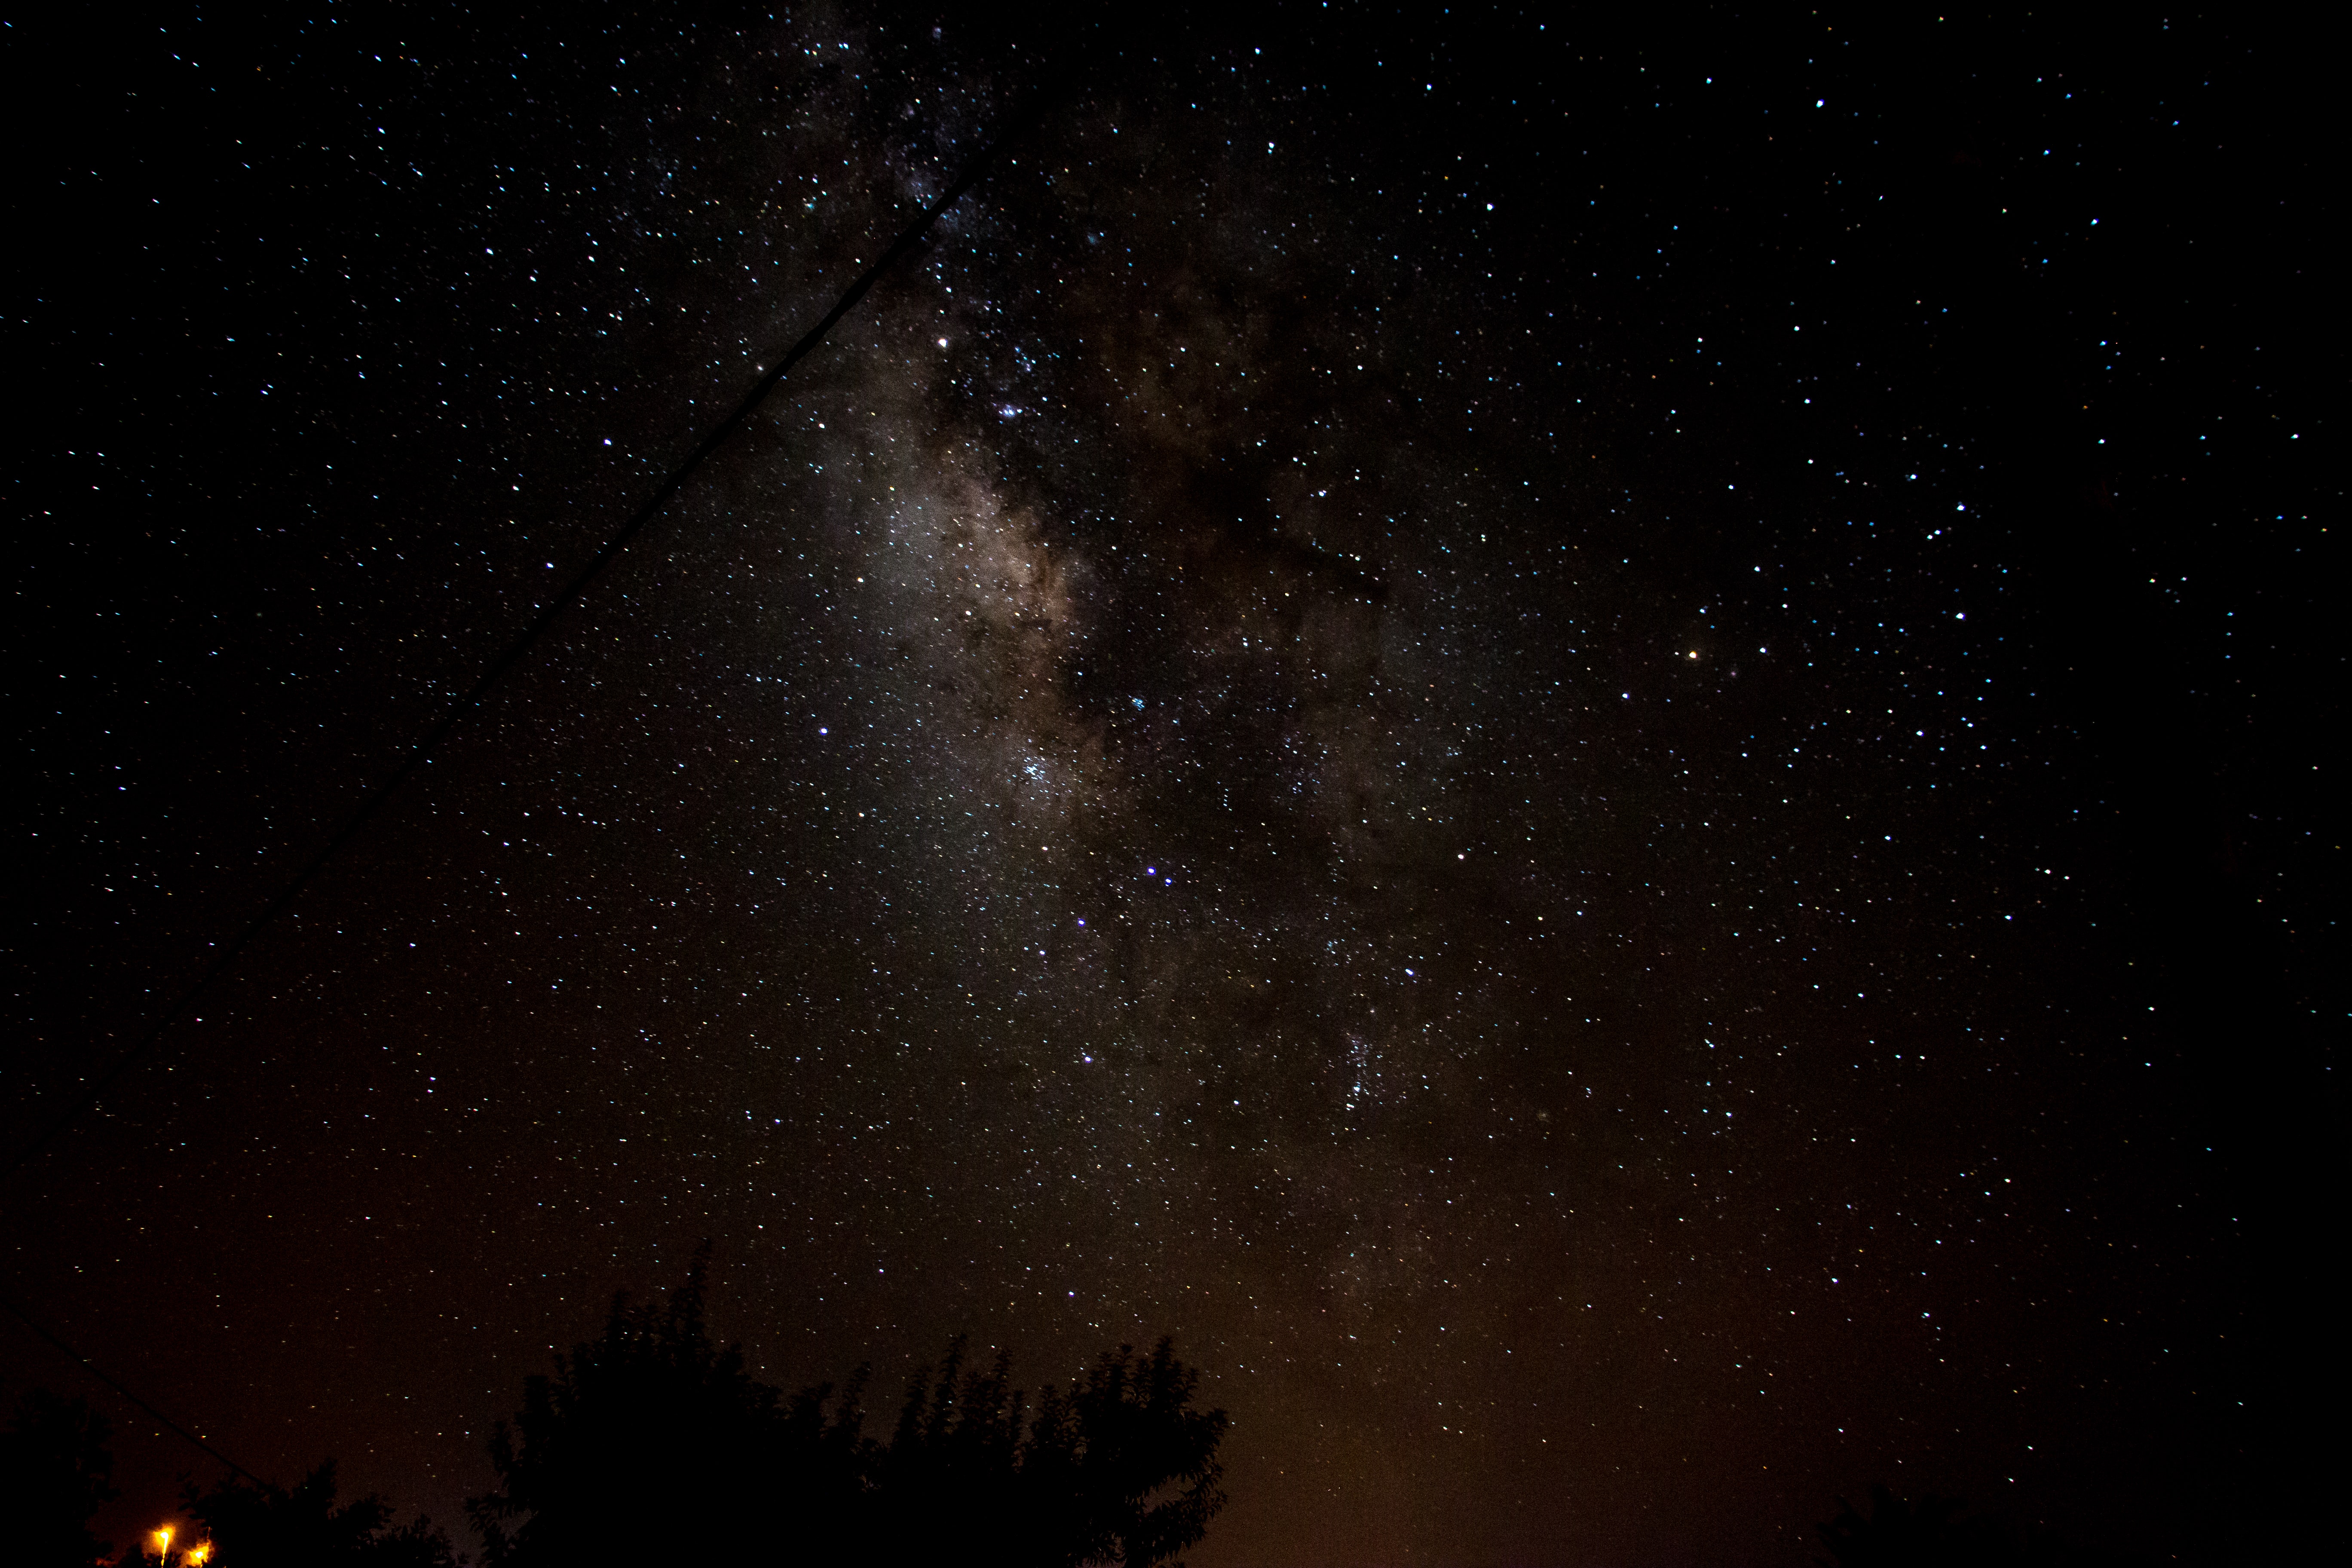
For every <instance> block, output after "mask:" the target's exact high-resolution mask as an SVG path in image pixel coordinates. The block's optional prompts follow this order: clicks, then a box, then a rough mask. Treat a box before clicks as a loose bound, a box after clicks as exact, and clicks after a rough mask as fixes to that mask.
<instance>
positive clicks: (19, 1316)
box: [0, 1296, 269, 1488]
mask: <svg viewBox="0 0 2352 1568" xmlns="http://www.w3.org/2000/svg"><path fill="white" fill-rule="evenodd" d="M0 1307H5V1308H6V1309H7V1310H8V1315H9V1316H10V1317H12V1318H15V1319H16V1321H18V1322H20V1323H22V1324H24V1325H25V1326H26V1328H28V1329H30V1330H32V1331H34V1332H35V1333H37V1334H38V1335H40V1336H41V1338H43V1339H45V1340H47V1341H48V1342H49V1343H50V1344H52V1345H54V1346H56V1347H57V1348H58V1350H60V1351H62V1352H65V1353H66V1355H67V1356H68V1357H70V1358H71V1359H72V1360H74V1361H75V1362H78V1363H80V1365H81V1369H82V1371H84V1372H86V1373H89V1375H90V1376H92V1377H94V1378H96V1379H98V1381H99V1382H100V1383H102V1384H106V1386H107V1387H109V1388H110V1389H112V1390H114V1392H115V1393H117V1394H121V1395H122V1397H123V1398H125V1399H127V1400H129V1401H131V1404H133V1405H137V1406H139V1408H140V1409H142V1410H144V1411H145V1412H146V1413H147V1414H148V1415H152V1416H153V1417H154V1418H155V1419H156V1420H158V1421H160V1422H162V1423H163V1426H165V1427H166V1428H167V1429H168V1430H170V1431H171V1432H172V1433H173V1435H175V1436H180V1437H184V1438H185V1439H187V1441H189V1442H191V1443H193V1444H194V1445H195V1446H196V1447H199V1448H202V1449H203V1450H204V1451H205V1453H207V1454H209V1455H211V1456H212V1457H213V1458H215V1459H218V1460H219V1461H220V1462H221V1463H222V1464H224V1465H226V1466H227V1467H228V1468H229V1469H230V1470H231V1471H233V1472H235V1473H236V1474H237V1475H240V1476H243V1477H244V1478H245V1479H247V1480H248V1481H251V1482H252V1483H253V1484H254V1485H255V1486H257V1487H264V1488H267V1487H268V1485H269V1483H268V1481H265V1480H263V1479H261V1478H260V1477H259V1476H257V1475H255V1474H254V1473H253V1472H252V1471H251V1470H248V1469H247V1468H245V1467H244V1466H243V1465H240V1464H238V1463H237V1462H236V1460H235V1459H232V1458H229V1457H228V1456H227V1455H226V1454H224V1453H222V1452H221V1451H220V1450H219V1449H218V1448H215V1447H213V1446H212V1445H211V1444H210V1443H207V1442H205V1440H204V1439H203V1438H202V1437H199V1436H196V1435H195V1434H194V1432H191V1431H189V1430H188V1429H187V1428H186V1427H185V1426H181V1425H180V1424H179V1423H178V1422H177V1421H174V1420H173V1419H172V1418H171V1417H170V1416H168V1415H164V1414H163V1412H162V1411H160V1410H158V1409H156V1408H155V1407H154V1406H153V1405H150V1404H148V1403H147V1402H146V1401H145V1400H143V1399H142V1398H140V1397H139V1396H138V1395H137V1394H133V1393H131V1391H130V1390H129V1389H127V1388H125V1387H123V1386H122V1384H121V1382H120V1381H119V1380H118V1379H116V1378H114V1377H112V1376H110V1375H109V1374H108V1373H104V1372H101V1371H100V1370H99V1367H98V1365H97V1363H94V1362H92V1361H91V1360H90V1359H89V1357H88V1356H86V1355H84V1354H82V1353H81V1352H79V1351H78V1350H76V1349H74V1348H73V1346H71V1345H69V1344H68V1343H66V1342H65V1341H63V1340H61V1339H59V1338H58V1336H57V1335H55V1334H53V1333H51V1332H50V1331H48V1330H47V1329H46V1328H44V1327H42V1326H41V1325H40V1324H39V1323H37V1322H36V1321H34V1319H33V1315H32V1314H31V1313H29V1312H27V1311H26V1310H25V1309H24V1308H22V1307H19V1306H18V1305H16V1302H14V1301H11V1300H8V1299H7V1298H6V1297H5V1296H0Z"/></svg>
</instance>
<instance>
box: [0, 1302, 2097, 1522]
mask: <svg viewBox="0 0 2352 1568" xmlns="http://www.w3.org/2000/svg"><path fill="white" fill-rule="evenodd" d="M704 1279H705V1274H704V1268H703V1266H702V1262H701V1261H700V1260H698V1262H697V1264H696V1267H695V1268H694V1270H693V1272H692V1273H691V1274H690V1275H689V1276H688V1280H687V1282H686V1284H685V1285H684V1286H683V1287H682V1288H680V1289H677V1290H675V1291H673V1292H672V1293H671V1294H670V1297H669V1299H668V1300H667V1302H666V1303H660V1304H656V1303H652V1302H646V1303H632V1302H631V1301H630V1300H628V1299H627V1298H626V1297H621V1298H618V1299H616V1300H614V1304H613V1310H612V1311H611V1313H610V1315H609V1316H608V1317H607V1319H606V1320H605V1323H604V1333H603V1334H602V1335H601V1336H600V1337H599V1338H597V1339H595V1340H593V1341H591V1342H586V1343H583V1344H579V1345H575V1346H574V1347H573V1348H572V1352H571V1353H570V1354H569V1355H559V1356H558V1357H556V1358H555V1370H554V1372H553V1373H551V1374H550V1375H547V1376H538V1377H531V1378H529V1379H527V1380H526V1381H525V1384H524V1387H523V1399H522V1407H521V1408H520V1410H519V1411H517V1412H516V1414H515V1416H514V1418H513V1420H512V1421H511V1422H501V1423H500V1424H499V1427H498V1429H497V1431H496V1433H495V1434H494V1435H493V1436H492V1437H491V1440H490V1459H491V1463H492V1465H493V1467H494V1468H495V1469H496V1472H497V1475H498V1480H499V1485H498V1487H497V1489H495V1490H493V1491H491V1492H488V1493H487V1494H486V1495H484V1496H481V1497H478V1498H475V1499H473V1500H472V1501H471V1502H470V1503H469V1504H468V1505H467V1512H468V1514H469V1515H470V1516H471V1521H472V1523H473V1525H474V1529H475V1531H476V1533H477V1534H478V1537H479V1540H480V1543H481V1559H480V1561H481V1564H482V1568H540V1565H541V1564H549V1565H552V1564H556V1563H563V1564H567V1565H576V1564H580V1563H591V1564H615V1565H619V1564H628V1565H635V1564H654V1563H681V1562H687V1561H699V1562H710V1563H724V1564H728V1565H730V1568H733V1565H737V1564H762V1563H763V1564H775V1565H777V1568H788V1565H793V1564H802V1563H806V1564H811V1565H815V1564H828V1565H829V1564H835V1563H853V1562H854V1563H861V1564H882V1565H892V1568H895V1565H898V1564H913V1563H924V1564H934V1563H962V1564H969V1565H974V1568H1000V1565H1001V1568H1014V1565H1018V1568H1084V1565H1088V1564H1118V1565H1120V1568H1147V1565H1149V1564H1155V1563H1173V1562H1174V1561H1175V1558H1176V1554H1177V1553H1179V1552H1182V1551H1184V1550H1185V1549H1186V1548H1188V1547H1190V1546H1192V1545H1193V1544H1195V1543H1197V1542H1200V1541H1201V1539H1202V1536H1203V1534H1204V1533H1205V1531H1207V1528H1208V1525H1209V1522H1210V1521H1211V1520H1212V1519H1213V1517H1214V1516H1215V1514H1216V1512H1217V1510H1218V1509H1219V1507H1220V1506H1221V1505H1222V1504H1223V1500H1224V1499H1223V1493H1222V1492H1221V1491H1220V1490H1219V1487H1218V1481H1219V1479H1220V1477H1221V1475H1222V1469H1221V1467H1220V1466H1219V1465H1218V1463H1217V1458H1216V1452H1217V1447H1218V1445H1219V1443H1220V1442H1221V1440H1222V1439H1223V1436H1224V1431H1225V1414H1224V1412H1223V1411H1222V1410H1200V1409H1195V1408H1194V1407H1193V1404H1192V1397H1193V1393H1194V1390H1195V1386H1196V1384H1197V1383H1198V1381H1199V1373H1197V1372H1195V1371H1194V1370H1193V1369H1192V1368H1191V1367H1189V1366H1187V1365H1186V1364H1185V1363H1182V1362H1181V1361H1180V1360H1178V1359H1177V1357H1176V1355H1175V1354H1174V1352H1173V1351H1172V1350H1171V1346H1170V1344H1169V1342H1167V1341H1165V1340H1162V1341H1161V1342H1160V1344H1159V1345H1158V1347H1157V1348H1155V1349H1154V1350H1153V1351H1152V1352H1150V1354H1148V1355H1143V1354H1138V1353H1137V1352H1135V1351H1134V1350H1133V1349H1132V1348H1131V1347H1127V1346H1122V1347H1120V1348H1119V1349H1118V1350H1116V1351H1110V1352H1105V1353H1104V1354H1103V1355H1101V1356H1100V1357H1099V1358H1097V1361H1096V1362H1095V1363H1094V1365H1093V1366H1092V1367H1091V1368H1089V1369H1087V1371H1086V1372H1085V1373H1082V1374H1080V1375H1079V1376H1078V1377H1077V1378H1076V1380H1075V1381H1074V1382H1073V1383H1072V1384H1070V1386H1069V1387H1068V1388H1066V1389H1059V1388H1055V1387H1054V1386H1052V1385H1048V1386H1046V1387H1045V1389H1044V1390H1043V1391H1041V1392H1040V1393H1039V1394H1038V1395H1037V1396H1036V1398H1035V1400H1034V1403H1033V1402H1032V1401H1031V1400H1030V1399H1029V1398H1028V1396H1027V1395H1026V1394H1024V1393H1023V1392H1022V1391H1021V1390H1018V1389H1016V1388H1014V1387H1013V1385H1012V1384H1011V1382H1010V1379H1009V1376H1008V1372H1009V1368H1008V1363H1007V1361H1006V1359H1005V1358H1004V1357H1003V1356H1001V1355H1000V1356H999V1357H998V1358H997V1359H996V1360H995V1361H994V1362H993V1363H990V1364H989V1365H987V1366H985V1367H980V1366H974V1365H971V1364H970V1363H969V1362H968V1358H967V1356H966V1354H965V1349H964V1345H963V1343H962V1342H956V1343H955V1344H953V1345H952V1346H950V1349H949V1352H948V1354H947V1357H946V1359H945V1361H944V1363H943V1364H941V1365H940V1366H939V1367H936V1368H926V1369H925V1370H924V1371H922V1372H920V1373H918V1374H917V1375H916V1376H915V1378H914V1379H913V1381H912V1382H911V1383H910V1384H909V1385H908V1388H907V1391H906V1394H905V1396H904V1398H903V1400H902V1401H901V1402H900V1404H899V1407H898V1420H897V1423H896V1424H895V1426H893V1427H892V1428H891V1430H890V1435H889V1436H888V1437H887V1440H886V1439H884V1438H881V1437H877V1436H873V1435H871V1434H869V1433H868V1432H867V1431H866V1412H865V1409H864V1407H863V1405H862V1403H861V1396H862V1394H863V1393H864V1391H865V1387H866V1373H865V1372H864V1371H863V1370H862V1369H861V1370H860V1371H859V1372H858V1373H856V1374H854V1375H853V1376H851V1378H850V1379H849V1380H848V1381H847V1382H846V1383H845V1384H842V1385H841V1386H839V1387H835V1386H834V1385H831V1384H824V1385H820V1386H817V1387H814V1388H809V1389H804V1390H803V1391H802V1392H800V1393H798V1394H793V1395H790V1396H789V1397H788V1396H786V1395H785V1394H783V1392H782V1390H780V1389H777V1388H774V1387H772V1386H770V1385H769V1384H763V1383H761V1382H760V1381H758V1380H757V1379H756V1378H754V1377H752V1376H751V1374H750V1373H749V1372H748V1371H747V1370H746V1369H745V1366H744V1362H743V1355H742V1352H741V1350H740V1347H739V1346H734V1345H728V1346H724V1347H721V1346H719V1345H718V1344H716V1343H714V1342H713V1341H712V1339H711V1337H710V1332H709V1326H708V1324H707V1322H706V1321H705V1319H704ZM107 1443H108V1429H107V1424H106V1422H105V1420H104V1418H103V1417H101V1416H100V1415H97V1414H95V1413H94V1412H92V1411H91V1410H90V1409H89V1406H88V1405H86V1404H84V1403H83V1402H82V1401H80V1400H78V1399H77V1400H68V1399H62V1398H59V1397H58V1396H57V1395H55V1394H50V1393H48V1392H47V1391H46V1390H35V1391H34V1392H33V1393H32V1394H29V1395H27V1396H26V1400H25V1401H24V1403H23V1405H21V1406H20V1407H19V1409H18V1410H17V1412H16V1418H15V1420H14V1421H13V1422H12V1423H11V1425H10V1426H8V1428H7V1429H6V1431H5V1433H0V1519H5V1521H6V1522H5V1537H0V1539H5V1542H6V1544H5V1546H0V1565H5V1564H7V1563H38V1564H42V1565H43V1568H50V1565H64V1564H76V1565H81V1568H87V1565H89V1564H106V1563H112V1564H118V1565H120V1568H134V1565H139V1564H150V1563H157V1564H160V1568H183V1565H190V1568H192V1565H194V1564H197V1563H202V1564H204V1568H457V1565H458V1564H459V1563H464V1562H465V1561H466V1559H464V1558H462V1557H460V1556H459V1555H458V1554H457V1551H456V1549H455V1548H454V1547H453V1545H452V1544H451V1542H450V1540H449V1537H448V1535H447V1533H446V1531H442V1530H440V1529H438V1528H436V1526H435V1525H434V1524H433V1523H432V1522H431V1521H428V1520H423V1519H420V1520H417V1521H413V1522H411V1523H409V1524H406V1525H401V1526H395V1525H394V1523H393V1522H392V1521H393V1509H392V1506H391V1505H390V1504H389V1503H387V1502H386V1501H385V1500H383V1499H381V1498H378V1497H375V1496H373V1495H371V1496H365V1497H361V1498H357V1499H354V1500H350V1501H345V1502H340V1503H339V1502H338V1501H337V1500H336V1476H335V1466H334V1463H333V1461H331V1460H330V1461H329V1462H327V1463H326V1464H324V1465H321V1466H320V1468H317V1469H315V1470H313V1471H312V1472H311V1473H310V1475H308V1476H306V1477H305V1478H303V1479H302V1480H301V1481H299V1483H297V1484H296V1485H295V1486H293V1487H292V1488H290V1489H287V1488H280V1487H277V1486H271V1485H267V1484H258V1483H255V1482H253V1481H250V1480H245V1479H236V1478H231V1479H225V1480H222V1481H220V1482H218V1483H216V1484H215V1485H214V1486H212V1487H211V1488H209V1489H200V1488H198V1487H196V1486H195V1485H194V1483H190V1484H189V1485H188V1486H187V1487H186V1489H185V1493H184V1499H183V1502H184V1516H185V1518H186V1519H187V1521H189V1523H188V1524H187V1525H186V1526H185V1527H184V1530H183V1531H182V1533H181V1535H180V1536H179V1537H178V1538H177V1539H175V1540H174V1541H173V1542H171V1543H169V1545H168V1546H167V1547H163V1549H162V1550H159V1542H157V1541H156V1540H155V1539H154V1538H153V1537H148V1538H144V1539H142V1541H140V1542H134V1543H132V1544H131V1546H130V1548H129V1549H128V1550H127V1551H125V1552H123V1553H122V1554H121V1556H119V1557H117V1556H113V1555H111V1554H110V1547H109V1545H108V1543H106V1542H101V1541H100V1540H98V1539H97V1538H96V1537H95V1536H94V1535H93V1534H92V1533H91V1531H90V1528H89V1525H90V1521H91V1519H92V1518H93V1517H94V1516H95V1515H96V1514H97V1512H98V1511H99V1510H100V1508H102V1507H103V1506H104V1505H105V1504H106V1503H108V1502H109V1501H111V1500H113V1499H114V1497H115V1495H116V1494H115V1490H114V1487H113V1484H112V1468H113V1462H112V1459H111V1458H110V1453H109V1450H108V1447H107ZM1818 1533H1819V1535H1820V1538H1821V1543H1822V1551H1823V1552H1825V1553H1826V1555H1824V1556H1820V1557H1817V1558H1816V1559H1815V1562H1816V1563H1820V1564H1822V1568H2061V1565H2064V1568H2098V1565H2106V1568H2124V1564H2125V1563H2126V1560H2125V1559H2122V1558H2116V1557H2109V1556H2105V1555H2103V1554H2100V1553H2097V1552H2083V1551H2081V1550H2078V1549H2072V1548H2068V1547H2066V1546H2064V1545H2063V1544H2061V1543H2059V1542H2056V1541H2055V1540H2053V1539H2050V1538H2046V1537H2040V1536H2027V1537H2023V1538H2020V1537H2018V1536H2015V1535H2012V1534H2011V1533H2009V1532H2006V1531H2002V1530H2000V1529H1999V1528H1997V1527H1996V1526H1995V1525H1994V1524H1992V1523H1991V1522H1990V1521H1987V1520H1986V1519H1984V1518H1982V1517H1981V1516H1972V1515H1970V1514H1969V1513H1967V1512H1966V1510H1964V1509H1963V1507H1962V1505H1961V1504H1960V1503H1958V1501H1956V1500H1951V1499H1947V1498H1938V1497H1934V1496H1929V1497H1926V1498H1922V1499H1919V1500H1916V1501H1910V1500H1904V1499H1901V1498H1898V1497H1895V1496H1893V1495H1891V1494H1890V1493H1888V1492H1887V1491H1886V1490H1885V1489H1883V1488H1880V1489H1873V1491H1872V1494H1871V1498H1870V1500H1869V1502H1868V1504H1867V1506H1866V1507H1864V1508H1859V1509H1858V1508H1855V1507H1854V1506H1853V1505H1852V1504H1848V1503H1844V1502H1843V1500H1841V1504H1840V1510H1839V1512H1838V1514H1837V1516H1836V1517H1835V1518H1833V1519H1832V1520H1831V1521H1829V1522H1828V1523H1826V1524H1824V1525H1822V1526H1821V1527H1820V1529H1819V1531H1818Z"/></svg>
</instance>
